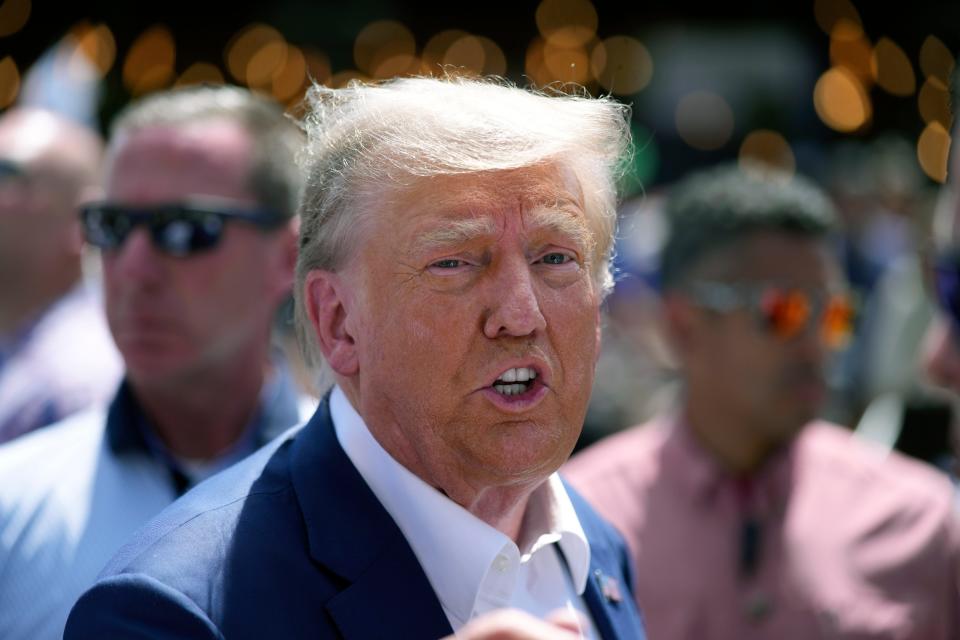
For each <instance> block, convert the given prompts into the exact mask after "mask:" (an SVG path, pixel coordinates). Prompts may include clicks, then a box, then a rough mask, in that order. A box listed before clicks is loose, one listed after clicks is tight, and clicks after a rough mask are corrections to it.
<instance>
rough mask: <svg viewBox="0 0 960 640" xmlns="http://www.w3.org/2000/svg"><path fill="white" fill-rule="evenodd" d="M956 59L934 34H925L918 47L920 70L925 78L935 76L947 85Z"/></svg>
mask: <svg viewBox="0 0 960 640" xmlns="http://www.w3.org/2000/svg"><path fill="white" fill-rule="evenodd" d="M955 64H956V59H955V58H954V56H953V54H952V53H951V52H950V49H949V48H947V45H945V44H943V41H942V40H940V38H938V37H936V36H932V35H931V36H927V38H926V40H924V41H923V45H922V46H921V47H920V70H921V71H922V72H923V75H924V77H926V78H936V79H937V80H939V81H940V83H941V84H943V85H947V86H949V84H950V78H951V77H952V76H953V67H954V65H955Z"/></svg>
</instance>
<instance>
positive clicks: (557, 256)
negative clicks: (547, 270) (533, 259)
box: [540, 253, 573, 264]
mask: <svg viewBox="0 0 960 640" xmlns="http://www.w3.org/2000/svg"><path fill="white" fill-rule="evenodd" d="M572 259H573V258H571V257H570V256H568V255H567V254H565V253H548V254H547V255H545V256H543V257H542V258H540V261H541V262H543V263H544V264H566V263H567V262H570V261H571V260H572Z"/></svg>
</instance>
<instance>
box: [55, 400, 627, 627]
mask: <svg viewBox="0 0 960 640" xmlns="http://www.w3.org/2000/svg"><path fill="white" fill-rule="evenodd" d="M570 492H571V499H572V500H573V504H574V507H575V508H576V511H577V515H578V516H579V518H580V521H581V524H582V525H583V529H584V532H585V533H586V535H587V538H588V540H589V541H590V549H591V558H590V564H591V566H590V579H589V580H588V584H587V589H586V592H585V594H584V599H585V601H586V603H587V605H588V607H589V609H590V613H591V614H592V615H593V619H594V622H595V624H596V627H597V630H598V631H599V633H600V634H601V636H602V637H603V638H608V639H611V638H643V631H642V629H641V623H640V618H639V614H638V613H637V611H636V609H635V607H634V604H633V596H632V594H631V593H630V591H629V589H630V588H631V587H630V585H632V584H633V582H632V580H631V575H630V569H629V564H628V563H629V561H628V559H627V553H626V548H625V546H624V544H623V541H622V540H621V539H620V537H619V534H617V533H616V532H615V531H614V530H613V529H612V528H611V527H610V525H608V524H606V523H605V522H604V521H602V520H601V519H600V517H599V516H597V515H596V514H595V513H594V511H593V510H592V509H591V508H590V507H589V506H588V505H587V504H586V503H585V502H584V501H583V499H582V498H580V496H578V495H576V494H575V493H574V492H573V491H572V490H571V491H570ZM617 588H619V593H616V592H617ZM617 596H619V597H617ZM451 632H452V630H451V628H450V624H449V622H448V620H447V617H446V615H445V614H444V612H443V609H442V607H441V605H440V602H439V600H438V599H437V597H436V595H435V594H434V592H433V589H432V587H431V586H430V583H429V582H428V580H427V577H426V575H425V574H424V572H423V569H422V568H421V567H420V564H419V563H418V561H417V558H416V556H415V555H414V553H413V551H412V550H411V549H410V546H409V545H408V543H407V541H406V539H405V538H404V536H403V534H402V533H401V532H400V529H399V528H398V527H397V525H396V524H395V523H394V521H393V519H392V518H391V517H390V516H389V514H388V513H387V512H386V510H385V509H384V508H383V506H382V505H381V504H380V502H379V501H378V500H377V498H376V497H375V496H374V494H373V492H372V491H371V490H370V488H369V487H368V486H367V484H366V483H365V482H364V480H363V478H362V477H361V476H360V474H359V473H358V472H357V470H356V469H355V468H354V466H353V464H352V463H351V462H350V460H349V458H347V456H346V454H345V453H344V451H343V449H342V448H341V447H340V444H339V442H338V441H337V438H336V434H335V432H334V429H333V423H332V422H331V419H330V410H329V406H328V403H327V402H326V401H324V402H323V403H321V405H320V407H319V408H318V409H317V412H316V414H315V415H314V416H313V418H312V419H311V420H310V422H309V423H308V424H307V425H306V426H305V427H304V428H303V429H302V430H299V431H297V430H293V431H291V432H290V433H289V434H288V435H287V436H284V437H281V438H279V439H278V440H276V441H274V442H273V443H271V444H270V445H268V446H267V447H266V448H264V449H262V450H261V451H259V452H258V453H256V454H254V455H253V456H252V457H251V458H248V459H247V460H246V461H244V462H242V463H240V464H239V465H237V466H235V467H233V468H231V469H229V470H227V471H226V472H224V473H222V474H219V475H217V476H215V477H214V478H212V479H210V480H209V481H207V482H206V483H204V484H201V485H200V486H198V487H197V488H196V489H195V490H194V491H191V492H190V493H188V494H187V495H186V496H184V497H183V498H182V499H180V500H178V501H177V502H176V503H174V504H173V505H171V506H170V507H169V508H168V509H167V510H166V511H164V512H163V513H162V514H161V515H160V516H159V517H158V518H157V519H155V520H154V521H153V522H151V523H150V524H148V525H147V526H146V527H144V529H142V530H141V531H140V532H138V534H137V535H136V536H135V537H134V539H133V541H132V542H131V543H130V544H128V545H127V546H126V547H124V549H122V550H121V551H120V553H119V554H118V555H117V556H116V557H115V558H114V559H113V560H112V561H111V562H110V564H109V565H108V566H107V568H106V569H105V570H104V572H103V574H101V577H100V580H99V581H98V582H97V584H96V585H94V587H93V588H91V589H90V590H89V591H87V592H86V593H85V594H84V595H83V596H82V597H81V598H80V600H79V601H78V602H77V604H76V605H75V606H74V608H73V611H72V612H71V613H70V619H69V620H68V622H67V629H66V633H65V636H64V637H65V638H66V639H67V640H76V639H78V638H97V639H100V638H151V639H153V638H205V639H210V638H231V639H234V638H311V639H318V638H349V639H353V638H393V637H397V638H424V639H435V638H440V637H441V636H444V635H447V634H449V633H451Z"/></svg>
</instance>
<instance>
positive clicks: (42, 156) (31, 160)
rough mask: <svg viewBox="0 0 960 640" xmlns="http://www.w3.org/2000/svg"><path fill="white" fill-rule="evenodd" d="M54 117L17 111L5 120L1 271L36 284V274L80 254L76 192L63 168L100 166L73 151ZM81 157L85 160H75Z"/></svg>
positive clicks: (0, 130) (0, 156) (0, 167)
mask: <svg viewBox="0 0 960 640" xmlns="http://www.w3.org/2000/svg"><path fill="white" fill-rule="evenodd" d="M58 136H61V137H62V138H64V139H65V138H66V136H65V135H63V128H62V127H61V126H60V125H59V124H58V123H57V121H55V120H53V119H52V117H51V116H49V115H47V114H41V113H34V112H29V113H24V112H12V113H8V114H6V115H5V116H4V117H3V118H2V119H0V273H3V274H4V278H5V279H9V280H16V281H26V282H36V280H35V274H36V273H37V272H41V273H43V272H45V271H49V270H50V266H51V264H61V263H63V261H64V260H65V257H68V258H69V259H72V260H76V259H78V258H79V255H80V247H81V243H80V233H79V226H78V224H77V219H76V204H77V203H76V202H75V201H74V191H73V189H72V188H68V187H67V186H66V185H67V182H68V179H67V177H66V176H65V175H64V173H65V170H64V169H63V168H60V167H58V164H63V165H67V166H69V165H70V163H71V162H76V163H82V162H84V161H87V162H96V157H95V155H93V154H92V153H91V154H90V157H89V158H86V157H84V154H83V152H81V151H77V152H76V153H71V152H70V151H69V149H68V148H66V147H65V146H64V145H65V143H61V142H60V139H59V138H58ZM77 155H79V158H76V157H74V156H77Z"/></svg>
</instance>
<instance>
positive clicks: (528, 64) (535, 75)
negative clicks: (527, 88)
mask: <svg viewBox="0 0 960 640" xmlns="http://www.w3.org/2000/svg"><path fill="white" fill-rule="evenodd" d="M545 44H546V43H545V42H544V40H543V38H539V37H537V38H534V39H533V40H531V41H530V45H529V46H528V47H527V54H526V56H525V58H524V64H523V69H524V73H525V74H526V76H527V77H528V78H530V82H531V83H532V84H533V86H535V87H543V86H545V85H548V84H550V83H551V82H553V78H552V77H551V75H550V71H549V70H548V69H547V65H546V63H545V62H544V59H543V49H544V45H545Z"/></svg>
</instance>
